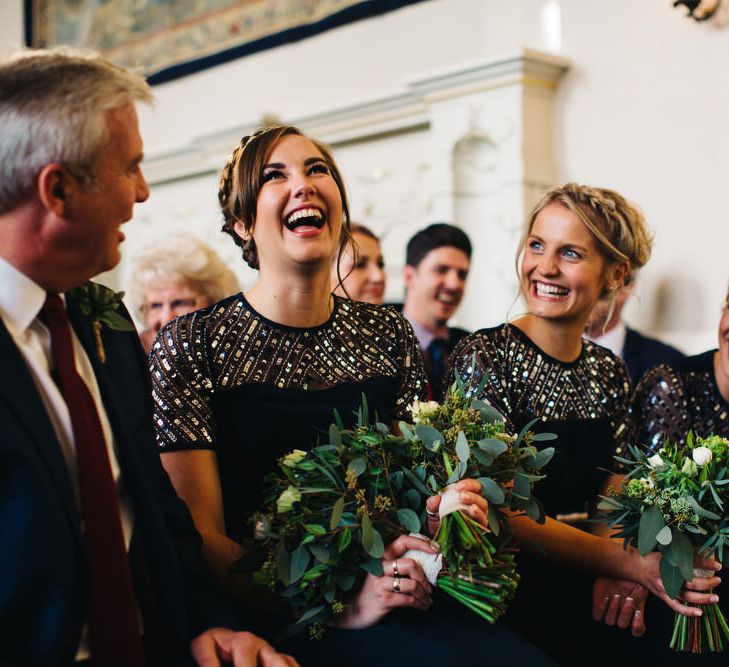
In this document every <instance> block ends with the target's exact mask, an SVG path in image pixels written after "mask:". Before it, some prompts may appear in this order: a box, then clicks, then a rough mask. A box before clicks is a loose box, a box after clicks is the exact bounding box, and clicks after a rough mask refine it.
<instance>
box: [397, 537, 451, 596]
mask: <svg viewBox="0 0 729 667" xmlns="http://www.w3.org/2000/svg"><path fill="white" fill-rule="evenodd" d="M410 536H411V537H417V538H419V539H421V540H423V541H425V542H429V541H430V540H428V538H427V537H425V535H420V534H418V533H410ZM402 558H410V559H412V560H414V561H415V562H416V563H417V564H418V565H420V567H421V568H423V573H424V574H425V577H426V579H427V580H428V581H429V582H430V583H431V584H432V585H433V586H435V583H436V581H437V580H438V574H439V573H440V571H441V570H442V569H443V556H442V555H441V554H430V553H427V552H426V551H420V550H418V549H408V550H407V551H406V552H405V553H404V554H403V555H402Z"/></svg>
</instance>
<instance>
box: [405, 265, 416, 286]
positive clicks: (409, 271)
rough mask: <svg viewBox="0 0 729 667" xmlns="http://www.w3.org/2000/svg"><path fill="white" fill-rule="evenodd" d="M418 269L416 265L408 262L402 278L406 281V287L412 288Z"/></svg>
mask: <svg viewBox="0 0 729 667" xmlns="http://www.w3.org/2000/svg"><path fill="white" fill-rule="evenodd" d="M416 271H417V269H416V268H415V267H414V266H410V264H406V265H405V267H404V268H403V270H402V278H403V281H404V282H405V289H408V290H409V289H410V288H411V286H412V282H413V280H414V279H415V273H416Z"/></svg>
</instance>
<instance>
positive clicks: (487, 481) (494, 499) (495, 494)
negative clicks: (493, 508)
mask: <svg viewBox="0 0 729 667" xmlns="http://www.w3.org/2000/svg"><path fill="white" fill-rule="evenodd" d="M478 481H479V482H481V490H482V492H483V497H484V498H486V500H488V501H489V502H490V503H493V504H494V505H501V504H503V502H504V500H505V496H504V491H503V489H502V488H501V487H500V486H499V485H498V484H497V483H496V482H495V481H494V480H493V479H491V478H490V477H479V478H478Z"/></svg>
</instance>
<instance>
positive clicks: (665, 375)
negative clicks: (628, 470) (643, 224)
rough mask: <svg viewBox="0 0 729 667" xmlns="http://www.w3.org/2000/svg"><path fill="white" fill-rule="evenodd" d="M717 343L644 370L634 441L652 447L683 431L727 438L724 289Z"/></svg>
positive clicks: (728, 306) (728, 323) (728, 307)
mask: <svg viewBox="0 0 729 667" xmlns="http://www.w3.org/2000/svg"><path fill="white" fill-rule="evenodd" d="M718 339H719V347H718V348H717V349H714V350H708V351H707V352H703V353H701V354H697V355H695V356H693V357H687V358H685V359H680V360H678V361H674V362H672V363H670V364H662V365H660V366H656V367H655V368H653V369H652V370H650V371H648V372H647V373H646V374H645V376H644V377H643V379H642V380H641V382H640V384H639V385H638V388H637V389H636V391H635V397H634V399H633V423H634V436H633V441H634V442H636V443H638V444H641V445H645V446H647V447H649V448H650V449H651V450H653V451H655V450H658V449H660V448H661V446H662V444H663V440H664V439H665V438H668V440H670V441H671V442H677V443H683V442H685V440H686V434H687V433H688V432H689V431H693V432H694V435H698V436H702V437H706V436H708V435H721V436H724V437H729V292H727V295H726V299H725V301H724V305H723V306H722V310H721V318H720V319H719V331H718Z"/></svg>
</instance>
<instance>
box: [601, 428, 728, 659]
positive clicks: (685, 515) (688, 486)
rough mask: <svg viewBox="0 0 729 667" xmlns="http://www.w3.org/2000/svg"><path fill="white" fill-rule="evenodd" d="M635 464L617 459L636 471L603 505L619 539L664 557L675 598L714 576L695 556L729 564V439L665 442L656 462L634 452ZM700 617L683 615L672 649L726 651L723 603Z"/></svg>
mask: <svg viewBox="0 0 729 667" xmlns="http://www.w3.org/2000/svg"><path fill="white" fill-rule="evenodd" d="M629 451H630V453H631V455H632V456H633V458H632V459H628V458H623V457H617V456H616V457H615V458H616V460H618V461H619V462H620V463H622V464H624V465H625V466H627V467H628V469H629V472H628V474H627V476H626V477H625V479H624V481H623V483H622V485H621V488H620V489H619V490H615V489H610V490H609V495H608V496H603V497H602V502H601V503H600V505H599V506H598V507H599V509H601V510H602V511H603V514H604V516H605V518H606V519H607V521H608V525H610V526H611V527H613V528H619V529H620V532H618V533H617V534H616V535H615V537H622V538H624V540H625V545H626V547H627V545H628V544H633V545H634V546H637V547H638V550H639V551H640V553H641V554H642V555H646V554H647V553H649V552H651V551H659V552H660V553H662V554H663V558H662V559H661V562H660V573H661V580H662V581H663V585H664V587H665V589H666V593H668V595H669V596H670V597H671V598H675V597H676V595H678V592H679V591H680V590H681V587H682V586H683V584H684V582H686V581H689V580H691V579H692V578H693V577H700V576H707V577H709V576H713V574H714V573H713V572H710V571H704V570H699V569H694V566H693V562H694V553H696V552H698V553H701V554H703V555H706V556H710V555H714V556H716V557H717V558H718V560H719V561H723V558H724V546H725V545H726V544H727V543H728V542H729V512H727V508H726V503H727V501H729V486H728V485H729V476H727V466H728V465H729V440H727V439H726V438H720V437H718V436H710V437H708V438H699V437H694V436H693V434H692V433H689V434H688V435H687V437H686V444H685V445H673V444H670V443H665V444H664V446H663V448H662V449H660V450H659V451H658V453H657V454H654V455H653V456H649V455H648V454H646V453H645V452H643V451H642V450H641V449H639V448H638V447H635V446H632V445H631V446H630V450H629ZM703 610H704V614H703V616H701V617H698V618H695V617H686V616H681V615H680V614H676V620H675V623H674V628H673V636H672V637H671V648H672V649H675V650H677V651H686V652H690V653H708V652H713V651H721V650H723V648H724V641H726V640H729V627H727V623H726V620H725V618H724V615H723V614H722V612H721V609H720V608H719V605H717V604H713V605H705V606H703Z"/></svg>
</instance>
